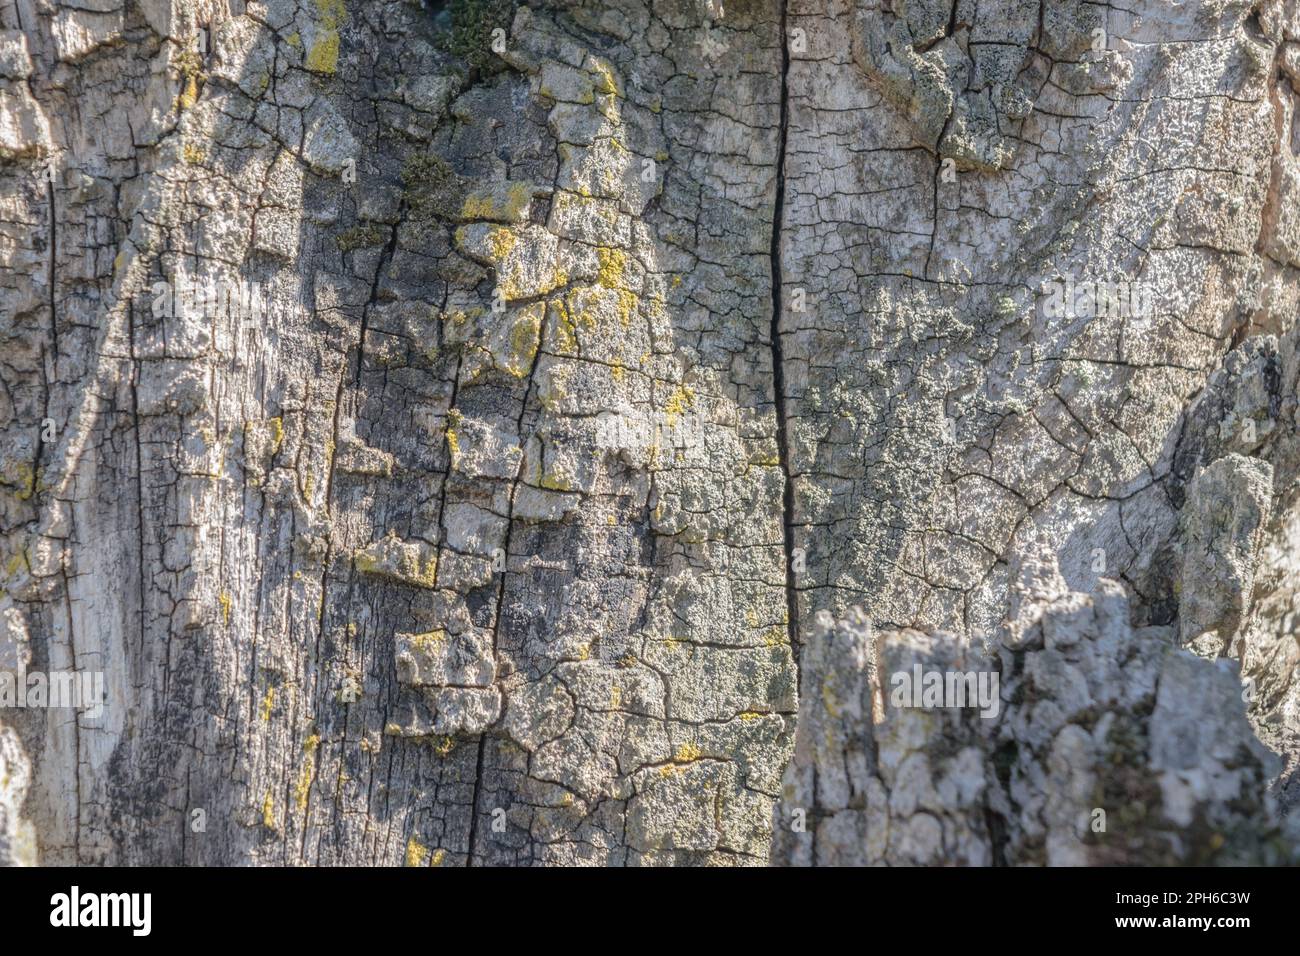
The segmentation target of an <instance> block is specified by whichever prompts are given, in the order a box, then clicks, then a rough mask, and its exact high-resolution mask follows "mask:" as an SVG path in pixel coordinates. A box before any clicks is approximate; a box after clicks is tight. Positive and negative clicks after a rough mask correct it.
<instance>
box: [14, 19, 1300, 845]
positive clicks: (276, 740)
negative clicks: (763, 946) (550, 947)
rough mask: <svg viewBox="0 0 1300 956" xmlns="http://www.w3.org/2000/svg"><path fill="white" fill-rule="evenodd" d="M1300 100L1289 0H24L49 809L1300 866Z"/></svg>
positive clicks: (42, 827)
mask: <svg viewBox="0 0 1300 956" xmlns="http://www.w3.org/2000/svg"><path fill="white" fill-rule="evenodd" d="M1297 106H1300V2H1297V0H1184V2H1171V0H1133V2H1132V3H1129V4H1127V5H1120V4H1103V3H1094V2H1083V0H529V2H526V3H523V2H515V0H452V2H450V3H439V2H432V0H429V2H424V3H421V2H412V0H372V2H362V0H260V2H252V0H249V2H244V0H201V2H200V0H76V2H75V3H73V2H70V0H0V265H2V267H3V268H0V386H2V387H0V676H3V675H5V674H10V675H21V674H26V673H31V672H40V673H45V674H51V675H53V674H56V673H63V672H77V673H95V674H99V675H102V679H103V692H102V701H101V703H102V712H99V711H100V710H101V708H90V709H87V708H84V707H83V708H81V709H68V708H59V707H53V706H40V705H32V704H30V703H29V704H28V705H27V706H12V707H9V706H7V707H5V708H4V709H0V862H5V863H43V864H70V863H77V864H116V865H123V864H128V865H129V864H146V863H156V864H188V865H205V864H224V865H232V864H239V865H242V864H254V865H340V864H351V865H356V864H363V865H408V866H464V865H575V864H594V865H755V864H757V865H763V864H767V863H769V862H773V863H778V864H787V865H814V864H876V863H889V864H966V865H993V864H1023V863H1029V864H1058V863H1070V864H1075V863H1086V864H1098V865H1105V864H1114V863H1143V862H1147V863H1155V862H1159V863H1269V864H1271V863H1283V862H1294V861H1295V860H1296V859H1297V853H1298V852H1300V833H1298V832H1297V829H1296V824H1295V822H1294V820H1295V819H1296V818H1295V817H1293V816H1292V815H1288V814H1287V812H1286V811H1288V810H1289V809H1290V807H1291V806H1292V804H1294V803H1295V802H1297V800H1300V781H1298V778H1297V776H1296V773H1297V770H1298V769H1300V643H1298V642H1297V634H1298V633H1300V630H1298V628H1297V617H1296V615H1297V612H1300V577H1298V572H1300V504H1297V476H1298V474H1300V433H1298V432H1297V420H1296V415H1297V400H1296V396H1297V380H1298V378H1300V361H1298V357H1300V352H1298V350H1297V342H1296V339H1297V334H1298V333H1297V321H1296V320H1297V318H1298V317H1300V123H1298V122H1297V117H1296V111H1297ZM196 290H197V291H196ZM1062 290H1064V292H1063V291H1062ZM914 667H917V668H919V669H920V670H937V671H940V672H943V673H952V672H954V671H960V672H972V673H974V672H979V673H981V674H984V675H986V676H987V675H993V676H994V677H996V678H997V679H998V688H997V693H996V702H997V706H996V707H994V708H992V710H995V711H996V713H990V714H984V715H982V714H981V712H980V711H978V710H976V709H972V708H970V707H965V708H962V707H956V706H926V707H906V706H899V705H897V703H896V702H895V701H894V700H892V695H891V683H892V680H893V677H894V676H895V675H897V674H899V673H903V672H910V671H911V670H912V669H913V668H914ZM3 686H4V685H3V684H0V689H3ZM11 686H17V685H16V684H11ZM29 696H30V695H29ZM948 703H949V704H950V703H951V702H948ZM1099 810H1100V811H1103V812H1102V814H1101V818H1104V824H1103V826H1102V828H1101V829H1098V827H1097V821H1098V819H1099V817H1098V814H1097V811H1099Z"/></svg>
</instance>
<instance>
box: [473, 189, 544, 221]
mask: <svg viewBox="0 0 1300 956" xmlns="http://www.w3.org/2000/svg"><path fill="white" fill-rule="evenodd" d="M532 202H533V188H532V187H531V186H529V185H528V184H527V183H509V184H505V185H503V186H501V187H495V188H490V189H476V190H474V191H473V192H471V193H469V194H468V195H467V196H466V197H465V202H464V204H463V205H462V206H461V210H460V217H461V218H462V219H470V220H472V219H492V220H497V221H501V222H522V221H523V220H524V219H525V218H526V217H527V215H528V210H529V207H530V206H531V205H532Z"/></svg>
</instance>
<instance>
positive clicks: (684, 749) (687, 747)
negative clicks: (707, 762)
mask: <svg viewBox="0 0 1300 956" xmlns="http://www.w3.org/2000/svg"><path fill="white" fill-rule="evenodd" d="M702 756H704V752H703V751H702V750H700V748H699V747H697V746H695V744H693V743H685V744H682V745H681V746H680V747H678V748H677V753H675V754H673V760H674V762H676V763H690V762H692V761H694V760H699V759H700V757H702Z"/></svg>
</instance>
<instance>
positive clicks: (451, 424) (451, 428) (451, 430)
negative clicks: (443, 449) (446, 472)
mask: <svg viewBox="0 0 1300 956" xmlns="http://www.w3.org/2000/svg"><path fill="white" fill-rule="evenodd" d="M460 419H461V415H460V412H458V411H457V410H456V409H454V408H453V409H451V410H450V411H448V412H447V433H446V434H447V451H448V452H450V453H451V466H452V467H453V468H455V467H456V464H457V462H459V461H460V436H459V435H458V434H457V433H456V426H457V425H458V424H460Z"/></svg>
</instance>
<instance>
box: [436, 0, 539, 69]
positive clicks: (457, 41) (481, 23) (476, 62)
mask: <svg viewBox="0 0 1300 956" xmlns="http://www.w3.org/2000/svg"><path fill="white" fill-rule="evenodd" d="M518 5H519V4H518V2H517V0H452V2H451V4H450V9H449V11H448V12H449V13H450V15H451V28H450V29H449V30H448V31H446V32H445V33H443V34H442V35H441V36H440V37H439V46H440V47H441V48H442V49H443V50H444V51H445V52H447V53H450V54H451V55H452V56H454V57H456V58H458V59H460V60H464V61H465V63H466V64H467V65H468V66H469V67H470V69H471V70H477V71H478V72H480V73H496V72H499V71H500V70H502V69H504V68H505V63H504V62H503V61H502V60H501V58H500V57H499V56H497V54H495V53H493V52H492V31H493V30H498V29H500V30H505V31H507V33H508V32H509V30H510V23H511V21H512V20H514V18H515V8H516V7H518Z"/></svg>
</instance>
